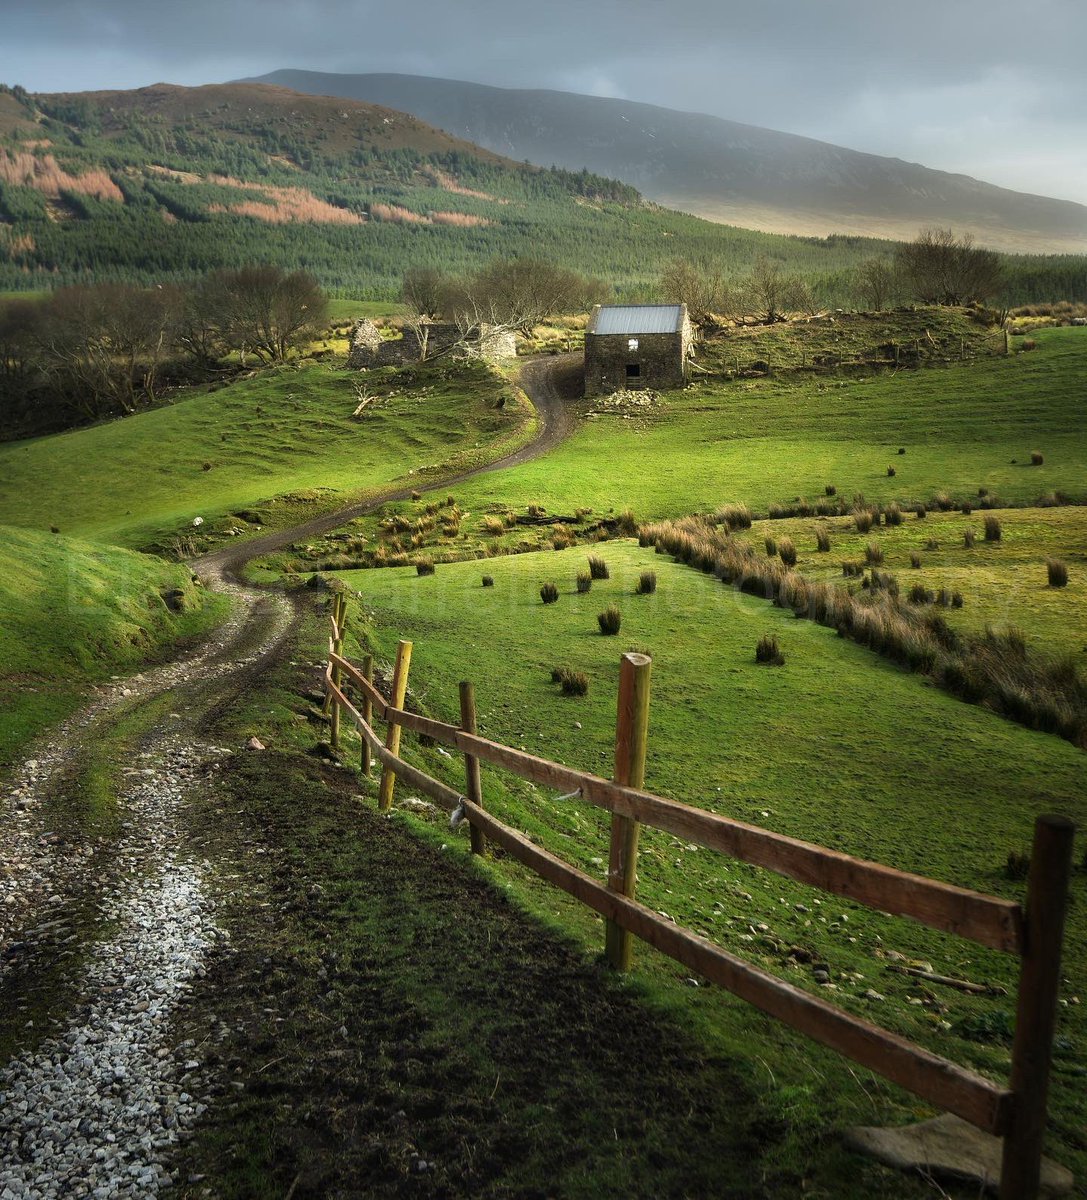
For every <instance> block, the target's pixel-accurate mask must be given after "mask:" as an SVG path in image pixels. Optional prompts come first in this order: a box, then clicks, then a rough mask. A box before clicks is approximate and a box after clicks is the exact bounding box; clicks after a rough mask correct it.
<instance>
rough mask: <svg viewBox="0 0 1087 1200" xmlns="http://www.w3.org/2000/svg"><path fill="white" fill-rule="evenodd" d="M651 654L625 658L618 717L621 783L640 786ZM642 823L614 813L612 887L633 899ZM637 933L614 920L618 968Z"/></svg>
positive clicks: (609, 933)
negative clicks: (622, 927) (632, 932)
mask: <svg viewBox="0 0 1087 1200" xmlns="http://www.w3.org/2000/svg"><path fill="white" fill-rule="evenodd" d="M652 666H653V660H652V659H651V658H650V657H649V655H648V654H637V653H634V652H631V653H629V654H624V655H623V657H622V658H621V659H620V662H619V703H618V712H617V715H616V721H615V775H614V779H615V782H616V783H618V784H621V785H623V786H625V787H634V788H640V787H641V786H642V784H643V783H644V782H645V751H646V744H647V738H648V733H649V673H650V670H651V668H652ZM640 829H641V825H640V823H639V822H638V821H635V820H634V819H633V818H631V817H623V816H620V815H619V814H618V813H612V818H611V848H610V851H609V854H608V887H609V888H611V890H612V891H613V892H621V893H622V894H623V895H624V896H629V897H630V898H632V899H633V897H634V889H635V883H636V881H637V875H638V833H639V831H640ZM633 948H634V938H633V935H632V934H631V933H630V932H629V931H628V930H626V929H621V928H620V927H619V926H618V925H616V924H615V922H614V921H610V920H609V921H608V923H607V929H606V934H605V943H604V951H605V954H606V955H607V959H608V963H609V964H610V965H611V966H612V967H614V968H615V969H616V970H617V971H629V970H630V964H631V959H632V957H633Z"/></svg>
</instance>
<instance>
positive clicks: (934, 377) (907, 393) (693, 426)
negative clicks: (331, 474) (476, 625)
mask: <svg viewBox="0 0 1087 1200" xmlns="http://www.w3.org/2000/svg"><path fill="white" fill-rule="evenodd" d="M896 320H897V318H896ZM903 320H905V321H906V322H907V326H908V322H911V321H917V322H918V323H923V324H925V325H927V326H928V327H929V328H931V329H933V330H935V331H936V333H937V334H938V335H940V336H943V335H942V334H941V333H940V328H939V326H938V322H941V321H943V322H947V326H946V329H945V330H944V333H946V335H947V336H948V337H949V338H950V339H951V341H952V342H953V343H954V345H955V347H956V353H957V347H958V345H959V333H958V330H959V328H960V325H959V324H958V322H957V318H955V317H948V316H947V315H946V314H939V313H933V312H931V311H929V312H927V313H925V312H918V313H915V314H906V315H905V317H904V318H903ZM856 323H860V324H870V322H868V321H867V320H866V319H865V318H857V319H856V321H855V322H853V323H851V322H850V321H848V320H845V319H843V321H842V322H841V324H840V325H838V326H836V327H835V328H840V329H841V330H842V332H841V334H840V335H838V334H832V335H831V336H833V337H838V336H840V337H841V343H840V344H841V345H845V346H849V347H851V348H852V351H853V352H855V351H856V349H857V347H858V346H859V345H860V343H859V341H858V340H857V338H856V336H855V334H854V333H853V332H851V329H852V328H853V325H855V324H856ZM893 327H895V328H897V327H898V326H897V325H895V326H893ZM802 328H807V327H802ZM962 328H965V326H962ZM749 332H750V338H748V336H747V335H746V333H745V334H741V335H738V336H734V337H729V338H724V339H721V340H720V341H715V342H712V343H708V344H707V345H706V346H704V347H702V348H700V350H699V354H698V356H697V358H696V363H698V364H704V365H705V367H706V373H702V372H700V371H697V370H696V372H695V373H694V374H693V375H692V382H691V385H690V386H689V387H688V388H686V389H685V390H683V391H677V392H667V393H663V394H661V395H660V396H659V397H657V398H655V399H654V400H653V401H652V402H651V403H648V404H644V403H638V398H637V397H635V398H634V399H633V400H631V401H630V402H629V403H623V404H619V405H618V406H617V405H614V404H611V403H609V402H607V401H606V400H585V401H581V402H580V403H579V404H578V409H579V411H580V412H581V413H582V415H583V416H584V417H585V420H584V421H583V423H582V424H581V426H580V427H579V429H578V430H577V431H576V432H575V433H574V435H573V436H572V437H571V438H570V439H569V440H568V441H567V442H565V443H563V445H561V446H559V447H558V448H557V449H556V450H555V451H553V452H552V453H551V454H549V455H547V457H546V458H543V459H540V460H537V461H535V462H531V463H526V464H525V465H523V466H520V467H517V468H515V469H514V470H511V471H507V472H503V473H501V474H500V475H497V476H490V477H489V478H488V479H487V480H475V481H469V482H468V483H466V484H464V485H463V486H460V487H458V488H456V497H457V502H458V504H459V506H460V508H461V509H462V510H463V511H465V512H466V513H468V514H469V515H468V516H467V517H466V518H465V520H464V522H463V523H462V528H461V532H460V534H459V535H458V537H457V538H456V539H454V540H452V541H450V540H448V539H446V540H444V541H443V540H442V538H441V537H440V531H438V530H436V529H433V528H432V529H430V530H428V531H425V539H424V544H423V546H422V547H416V549H422V550H424V551H425V552H428V553H431V554H435V555H437V556H439V557H458V556H463V555H465V554H476V555H479V556H483V555H490V554H493V553H506V552H509V551H510V550H513V549H517V548H522V549H524V548H532V547H533V546H534V545H538V544H544V545H547V544H550V542H551V539H552V537H553V536H554V534H555V532H556V531H555V530H554V529H553V528H552V527H551V526H550V525H542V526H541V525H538V524H523V523H522V524H518V523H516V518H517V517H518V516H520V517H522V518H524V517H526V516H527V513H526V510H527V509H528V507H529V506H531V505H536V506H539V507H542V508H543V509H545V510H546V512H548V513H550V514H552V515H553V516H554V517H556V518H557V517H560V516H562V517H567V518H568V522H567V524H568V525H569V528H570V529H571V531H572V533H573V534H574V535H575V536H584V535H585V530H587V529H591V528H592V527H593V526H594V525H595V524H596V523H597V522H599V520H600V519H601V518H605V519H608V518H610V519H614V518H615V517H616V516H617V515H618V514H619V513H621V512H622V511H623V510H625V509H629V510H632V511H633V514H634V516H635V517H636V518H637V519H638V520H640V521H646V520H650V519H655V518H658V517H661V516H679V515H683V514H686V513H691V512H696V511H713V510H714V509H716V508H717V507H718V506H720V505H722V504H729V503H743V504H747V505H749V506H750V507H751V509H752V510H753V511H754V512H756V513H759V514H763V515H765V514H766V513H767V512H768V511H769V510H770V509H771V506H785V507H789V506H795V503H796V502H797V501H798V500H801V499H805V498H806V499H807V501H808V502H809V503H810V504H811V505H814V504H815V503H817V502H819V501H823V500H825V499H826V490H827V488H828V487H831V488H833V489H834V491H835V498H834V501H833V502H834V503H835V504H837V503H839V501H844V502H845V503H846V504H847V506H848V505H849V503H850V502H851V499H852V497H854V496H856V495H863V496H864V497H865V498H866V499H867V500H869V501H872V502H877V503H889V502H891V501H898V502H899V503H901V504H903V505H908V504H912V503H915V502H923V503H928V502H930V501H931V500H932V499H933V498H934V497H935V496H938V495H940V494H946V496H947V497H949V498H952V499H955V500H958V501H959V502H962V501H967V502H972V503H974V504H975V505H980V504H981V498H980V497H979V490H980V489H985V494H986V497H987V499H986V503H988V504H1004V505H1008V504H1012V505H1023V504H1028V505H1029V504H1034V503H1035V502H1036V501H1038V500H1042V501H1043V502H1045V503H1051V502H1053V500H1054V498H1055V497H1056V495H1057V493H1060V494H1061V495H1062V496H1064V497H1065V498H1066V499H1073V500H1075V501H1076V502H1078V503H1083V502H1085V501H1087V408H1085V407H1084V403H1083V394H1084V384H1085V381H1087V332H1085V331H1084V330H1082V329H1053V330H1043V331H1040V332H1039V335H1038V339H1037V340H1038V348H1037V349H1036V350H1034V351H1031V352H1030V353H1022V354H1016V355H1013V356H1011V357H1002V356H997V357H982V358H980V359H977V360H976V361H970V362H965V363H961V364H960V363H954V364H953V365H951V366H948V367H933V368H929V369H924V370H919V371H888V370H876V369H864V370H861V371H849V372H843V373H842V374H841V375H840V376H836V375H834V374H827V373H822V374H815V375H813V374H812V373H811V372H810V371H804V370H792V371H790V370H786V369H784V368H785V367H786V366H787V365H788V364H789V360H790V359H792V360H794V361H795V362H796V363H797V364H798V363H799V359H800V353H801V352H800V351H799V350H798V349H797V341H798V339H797V336H796V333H795V331H792V330H790V329H789V328H788V327H785V326H778V327H777V329H776V330H775V331H765V330H755V331H749ZM884 336H885V333H884V330H883V327H882V326H880V325H876V326H875V328H874V329H873V330H870V331H869V332H868V335H867V337H868V344H871V343H872V341H873V340H875V341H878V340H880V339H882V338H883V337H884ZM818 337H819V339H823V338H825V337H826V333H825V332H824V333H822V334H819V335H818ZM980 338H981V341H980V344H981V345H982V346H984V343H985V335H984V334H982V335H980ZM813 344H814V345H818V344H819V342H814V343H813ZM806 353H807V361H808V362H809V364H810V361H811V357H812V349H811V347H810V346H809V348H808V350H807V352H806ZM736 357H738V358H739V360H740V363H741V369H743V368H745V367H746V366H747V365H748V364H749V363H750V362H751V360H753V359H755V358H764V359H765V358H767V357H770V358H772V359H773V361H774V362H776V363H780V364H782V369H781V370H780V371H779V372H778V373H776V374H774V375H771V376H768V377H767V376H763V377H758V378H745V377H743V374H742V372H741V376H740V377H739V378H725V377H723V375H722V374H721V372H722V371H728V372H731V371H732V367H733V362H734V358H736ZM900 450H901V451H904V453H899V451H900ZM1035 450H1037V451H1039V452H1040V453H1041V454H1042V456H1043V459H1044V462H1043V463H1042V465H1040V466H1034V465H1032V464H1031V453H1032V451H1035ZM2 461H3V459H2V457H0V462H2ZM889 468H890V469H893V471H894V474H893V475H891V474H888V469H889ZM420 515H421V514H420V507H419V506H418V505H415V504H412V503H410V502H405V503H401V504H395V505H387V506H385V508H384V509H383V510H382V512H380V513H378V514H375V515H374V516H373V517H369V518H365V519H362V520H359V521H357V522H354V523H352V525H351V527H350V530H349V532H350V533H352V534H354V535H356V536H360V535H361V536H362V537H365V538H366V539H367V541H366V542H365V544H363V549H362V552H361V555H359V556H357V560H358V561H359V563H360V565H361V563H363V562H369V561H370V556H371V555H372V553H373V551H374V550H375V549H376V548H377V547H378V546H380V545H382V544H383V543H384V544H385V545H386V547H387V549H389V551H390V553H394V554H395V553H396V547H395V546H394V545H393V544H392V543H393V542H394V541H395V540H396V538H398V537H401V540H402V534H403V530H397V529H395V528H391V527H389V526H388V525H384V526H383V522H388V521H389V520H390V518H403V519H406V520H407V521H409V522H415V521H417V520H418V519H419V517H420ZM496 518H497V519H498V520H500V521H505V522H507V524H506V528H505V529H504V530H503V529H501V528H500V527H497V526H495V525H494V522H495V520H496ZM975 524H976V525H977V528H978V530H979V537H980V536H981V534H980V529H981V524H980V517H978V518H977V519H976V520H975ZM343 552H344V546H343V544H342V542H337V541H334V540H333V541H325V542H323V543H321V542H318V543H314V544H313V550H312V553H311V557H310V558H309V560H308V561H310V562H324V561H327V560H328V559H329V558H331V557H332V556H334V555H336V554H343ZM307 554H310V552H307ZM287 560H292V561H294V562H295V563H296V564H297V565H299V566H304V565H305V563H306V562H307V556H306V555H301V556H300V555H298V554H297V553H296V554H294V555H293V558H292V556H291V555H286V556H284V557H283V558H281V559H280V561H281V562H283V561H287ZM835 562H837V557H835Z"/></svg>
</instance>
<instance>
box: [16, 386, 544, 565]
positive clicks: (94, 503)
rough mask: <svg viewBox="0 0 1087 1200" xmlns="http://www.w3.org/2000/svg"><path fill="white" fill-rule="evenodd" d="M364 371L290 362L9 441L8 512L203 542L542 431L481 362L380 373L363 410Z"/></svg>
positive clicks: (486, 453)
mask: <svg viewBox="0 0 1087 1200" xmlns="http://www.w3.org/2000/svg"><path fill="white" fill-rule="evenodd" d="M358 381H359V377H358V376H354V375H349V374H347V373H346V372H344V371H343V370H341V369H337V368H333V367H330V366H326V365H324V364H322V363H307V364H305V365H302V366H297V367H295V366H291V367H283V368H279V369H276V370H267V371H261V372H259V373H257V374H255V375H254V376H253V377H252V378H250V379H246V380H241V381H239V382H237V383H234V384H231V385H230V386H228V387H224V388H221V389H219V390H205V389H201V390H198V391H193V392H190V393H189V394H188V395H186V396H185V397H183V398H181V399H179V400H178V401H177V402H176V403H173V404H168V405H164V406H163V407H160V408H157V409H155V410H153V411H151V412H147V413H141V414H139V415H137V416H133V417H128V418H125V419H123V420H118V421H111V422H108V423H106V424H102V425H97V426H93V427H91V428H88V429H80V430H75V431H73V432H70V433H65V434H60V435H58V436H55V437H47V438H40V439H35V440H32V441H27V442H18V443H12V444H9V445H3V446H0V520H2V521H4V522H6V523H8V524H11V525H19V526H25V527H29V528H36V529H48V528H49V527H50V526H52V525H56V526H58V527H59V528H60V530H61V532H62V533H66V534H72V535H76V536H79V537H89V538H94V539H96V540H100V541H107V542H117V543H120V544H123V545H127V546H134V547H144V546H148V545H158V546H163V547H167V546H169V544H170V541H171V539H172V537H173V536H191V537H192V539H193V542H194V547H193V548H194V549H202V548H207V546H208V545H210V544H211V542H210V541H209V537H208V535H209V534H210V535H211V539H215V538H216V537H219V536H221V535H223V534H225V533H226V531H227V530H229V529H231V528H233V529H236V530H238V531H240V532H246V531H250V530H252V529H253V527H254V526H257V525H259V526H261V527H264V526H271V525H277V524H278V525H285V524H292V523H294V522H296V521H301V520H304V519H305V518H306V517H308V516H312V515H313V514H314V512H316V511H319V510H320V509H321V508H329V507H334V506H336V505H337V504H346V503H348V502H349V501H350V500H354V499H358V498H360V497H362V496H364V495H365V494H366V493H367V492H368V491H373V490H375V489H376V488H378V487H379V486H381V485H388V484H391V483H394V482H399V483H401V484H408V483H410V482H412V481H413V480H414V479H419V480H426V479H432V478H435V477H440V476H441V475H442V474H445V473H449V472H454V471H457V470H463V469H465V468H467V467H470V466H474V465H478V464H479V463H480V462H481V461H485V460H486V459H487V458H490V457H495V456H497V455H499V454H501V453H504V452H506V451H508V450H512V449H514V448H516V446H518V445H520V444H522V443H523V442H524V441H525V440H527V439H528V438H529V437H530V436H531V433H532V430H533V429H534V428H535V419H534V417H533V416H532V414H531V412H530V410H529V408H528V406H527V405H526V404H525V403H524V402H523V400H522V399H521V398H520V393H518V392H516V391H515V390H513V389H511V388H510V387H509V386H508V385H507V384H505V383H504V382H503V381H501V380H500V379H497V378H496V377H495V376H493V375H491V374H490V373H488V372H487V371H486V370H485V369H484V368H482V367H479V366H469V365H466V366H453V365H446V366H442V365H432V366H427V367H417V368H413V369H411V370H410V371H403V372H402V371H396V370H391V369H390V370H382V371H372V372H369V373H368V375H367V376H365V377H363V381H364V383H365V387H366V388H367V391H368V393H369V394H370V395H372V396H374V397H376V399H375V401H374V403H373V405H372V407H371V408H370V409H369V410H368V411H367V413H366V415H364V416H362V417H360V418H358V419H354V418H353V417H352V413H353V412H354V410H355V408H356V406H357V405H358V403H359V396H358V395H356V393H355V390H354V388H353V384H354V383H355V382H358ZM500 398H505V399H506V400H507V403H506V404H505V406H504V407H503V408H501V409H498V408H496V407H495V405H496V403H497V401H498V400H499V399H500ZM245 514H248V516H246V515H245ZM196 517H201V518H203V525H202V527H201V528H200V529H199V530H198V529H194V527H193V526H192V522H193V520H194V519H195V518H196Z"/></svg>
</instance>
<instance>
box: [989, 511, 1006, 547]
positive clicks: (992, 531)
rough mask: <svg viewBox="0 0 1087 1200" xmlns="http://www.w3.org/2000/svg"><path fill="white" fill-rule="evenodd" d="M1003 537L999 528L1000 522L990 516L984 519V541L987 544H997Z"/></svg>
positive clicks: (1002, 532) (1002, 531)
mask: <svg viewBox="0 0 1087 1200" xmlns="http://www.w3.org/2000/svg"><path fill="white" fill-rule="evenodd" d="M1003 535H1004V530H1003V529H1002V528H1001V525H1000V522H999V521H998V520H997V518H996V517H994V516H992V514H990V515H989V516H987V517H986V518H985V540H986V541H987V542H999V541H1000V539H1001V538H1002V537H1003Z"/></svg>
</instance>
